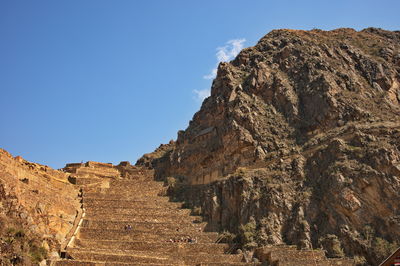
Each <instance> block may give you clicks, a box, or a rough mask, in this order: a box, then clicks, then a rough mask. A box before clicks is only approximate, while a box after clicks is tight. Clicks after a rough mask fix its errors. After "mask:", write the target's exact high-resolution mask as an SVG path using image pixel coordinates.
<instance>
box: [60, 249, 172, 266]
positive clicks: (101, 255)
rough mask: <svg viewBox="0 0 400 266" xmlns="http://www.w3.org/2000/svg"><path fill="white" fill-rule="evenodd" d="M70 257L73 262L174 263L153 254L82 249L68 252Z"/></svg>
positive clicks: (164, 257)
mask: <svg viewBox="0 0 400 266" xmlns="http://www.w3.org/2000/svg"><path fill="white" fill-rule="evenodd" d="M67 254H68V256H70V257H71V258H72V259H73V260H80V261H95V262H120V263H121V262H122V263H134V264H145V263H153V264H172V263H174V261H173V260H171V259H170V258H169V257H168V256H159V255H157V256H153V255H151V254H140V255H136V254H126V253H125V254H124V253H107V251H104V252H102V251H91V250H82V249H74V248H72V249H69V250H67Z"/></svg>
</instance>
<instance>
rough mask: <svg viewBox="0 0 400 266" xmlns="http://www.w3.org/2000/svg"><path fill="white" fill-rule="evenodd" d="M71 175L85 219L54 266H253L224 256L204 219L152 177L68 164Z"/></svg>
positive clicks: (101, 166) (95, 166)
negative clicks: (78, 189) (172, 199)
mask: <svg viewBox="0 0 400 266" xmlns="http://www.w3.org/2000/svg"><path fill="white" fill-rule="evenodd" d="M85 168H88V169H85ZM105 169H106V174H104V172H103V171H104V170H105ZM96 171H97V172H99V173H100V174H99V175H96ZM67 172H71V173H73V176H72V177H71V179H72V180H73V181H74V182H75V184H77V185H79V186H80V187H81V188H82V207H83V211H84V215H83V217H82V219H81V221H80V223H79V227H78V229H77V233H76V235H75V236H74V238H73V241H70V242H69V243H70V244H69V245H68V246H67V248H66V251H65V257H66V258H65V259H60V260H56V261H49V262H48V264H49V265H249V264H246V263H244V262H242V260H243V255H233V254H225V252H226V251H227V249H228V246H227V245H226V244H217V243H215V242H216V240H217V238H218V234H217V233H213V232H204V227H205V223H203V222H202V220H201V217H196V216H191V215H190V210H187V209H182V208H181V207H182V204H181V203H176V202H170V201H169V199H168V197H165V196H160V195H162V194H165V193H162V192H163V190H164V188H163V184H162V183H161V182H156V181H153V180H152V179H151V178H149V176H151V175H150V174H148V175H147V174H144V173H143V172H140V171H136V172H135V171H133V170H132V171H131V172H129V173H128V172H127V171H124V175H123V176H124V178H121V177H115V176H113V177H111V175H114V173H115V172H113V169H110V166H108V165H107V164H102V165H100V167H97V165H95V164H94V163H93V162H91V163H90V164H88V163H86V164H75V165H69V168H68V169H67Z"/></svg>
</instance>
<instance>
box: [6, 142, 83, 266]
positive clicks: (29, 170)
mask: <svg viewBox="0 0 400 266" xmlns="http://www.w3.org/2000/svg"><path fill="white" fill-rule="evenodd" d="M67 178H68V175H67V174H66V173H64V172H62V171H57V170H54V169H51V168H50V167H48V166H44V165H40V164H36V163H31V162H28V161H26V160H24V159H22V158H21V157H15V158H13V157H12V156H11V155H10V154H9V153H8V152H6V151H4V150H2V149H0V264H1V265H11V264H12V265H33V264H37V263H38V262H40V261H41V260H43V259H44V258H45V257H50V256H52V255H55V256H57V251H59V250H60V245H61V244H62V243H63V242H64V241H66V236H67V234H68V233H69V231H70V230H71V228H72V226H73V223H74V220H75V217H76V215H77V210H78V209H79V208H80V203H79V200H78V189H77V188H76V187H75V186H73V185H72V184H70V183H69V182H68V180H67ZM52 252H53V253H52ZM54 252H55V253H54Z"/></svg>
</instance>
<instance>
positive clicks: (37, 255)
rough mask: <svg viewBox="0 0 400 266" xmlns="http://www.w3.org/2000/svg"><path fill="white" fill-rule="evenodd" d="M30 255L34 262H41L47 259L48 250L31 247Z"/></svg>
mask: <svg viewBox="0 0 400 266" xmlns="http://www.w3.org/2000/svg"><path fill="white" fill-rule="evenodd" d="M29 255H30V257H31V259H32V261H33V262H37V263H38V262H41V261H42V260H44V259H46V258H47V250H46V249H45V248H44V247H38V246H37V245H36V244H33V245H31V246H30V250H29Z"/></svg>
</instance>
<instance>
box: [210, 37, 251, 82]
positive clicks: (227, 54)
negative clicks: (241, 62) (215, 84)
mask: <svg viewBox="0 0 400 266" xmlns="http://www.w3.org/2000/svg"><path fill="white" fill-rule="evenodd" d="M245 41H246V39H234V40H229V41H227V42H226V44H225V46H222V47H218V48H217V53H216V54H215V56H216V57H217V64H216V65H215V67H214V68H213V69H212V70H211V73H210V74H208V75H205V76H203V78H204V79H213V78H215V76H216V75H217V68H218V64H219V63H220V62H227V61H230V60H232V59H233V58H235V56H237V55H238V53H239V52H240V50H242V49H243V43H244V42H245Z"/></svg>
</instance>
